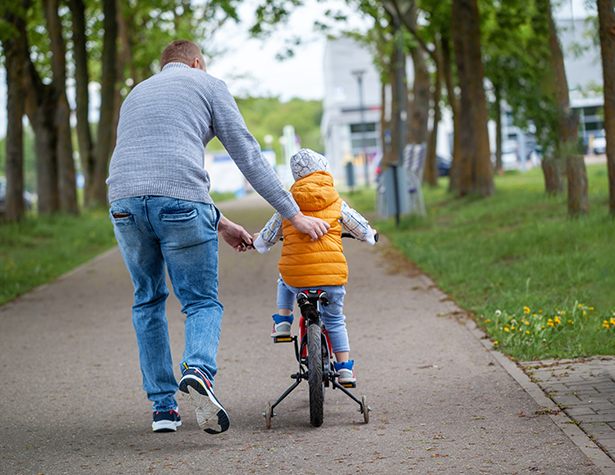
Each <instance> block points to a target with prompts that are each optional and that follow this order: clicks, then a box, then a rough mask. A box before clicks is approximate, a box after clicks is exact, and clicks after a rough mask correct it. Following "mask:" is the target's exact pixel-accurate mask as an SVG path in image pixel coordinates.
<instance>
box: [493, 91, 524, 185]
mask: <svg viewBox="0 0 615 475" xmlns="http://www.w3.org/2000/svg"><path fill="white" fill-rule="evenodd" d="M494 94H495V171H496V173H498V174H500V175H501V174H502V173H503V171H504V170H503V169H502V90H501V88H500V85H499V84H494ZM522 159H523V157H522Z"/></svg>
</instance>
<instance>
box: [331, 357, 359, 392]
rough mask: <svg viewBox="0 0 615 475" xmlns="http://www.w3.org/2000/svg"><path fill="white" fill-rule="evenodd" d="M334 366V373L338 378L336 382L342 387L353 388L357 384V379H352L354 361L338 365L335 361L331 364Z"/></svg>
mask: <svg viewBox="0 0 615 475" xmlns="http://www.w3.org/2000/svg"><path fill="white" fill-rule="evenodd" d="M333 365H334V366H335V372H336V373H339V377H338V378H337V382H338V383H340V384H341V385H342V386H345V385H349V386H352V387H355V386H356V384H357V378H355V377H354V371H353V367H354V360H350V361H348V362H345V363H338V362H337V361H335V362H334V363H333Z"/></svg>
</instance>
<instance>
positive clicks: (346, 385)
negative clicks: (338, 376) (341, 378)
mask: <svg viewBox="0 0 615 475" xmlns="http://www.w3.org/2000/svg"><path fill="white" fill-rule="evenodd" d="M340 386H342V387H344V388H356V387H357V383H340Z"/></svg>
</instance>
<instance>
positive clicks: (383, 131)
mask: <svg viewBox="0 0 615 475" xmlns="http://www.w3.org/2000/svg"><path fill="white" fill-rule="evenodd" d="M388 76H389V82H388V85H389V86H390V88H391V95H392V91H393V87H394V86H393V74H392V73H391V72H389V74H388ZM386 86H387V83H385V82H384V81H382V85H381V95H382V112H383V113H382V114H381V115H380V140H381V141H382V164H385V163H391V162H393V161H395V160H394V159H393V158H391V157H392V155H393V154H394V149H393V141H392V133H393V132H392V130H393V120H392V119H393V110H392V109H393V100H392V97H391V103H390V104H389V103H388V100H387V99H388V98H387V94H386ZM387 104H388V106H390V108H391V109H390V110H388V111H387V110H386V108H387V107H388V106H387Z"/></svg>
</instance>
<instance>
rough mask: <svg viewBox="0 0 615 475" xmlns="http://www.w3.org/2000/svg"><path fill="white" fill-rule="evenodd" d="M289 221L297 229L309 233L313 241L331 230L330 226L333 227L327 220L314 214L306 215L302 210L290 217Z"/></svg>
mask: <svg viewBox="0 0 615 475" xmlns="http://www.w3.org/2000/svg"><path fill="white" fill-rule="evenodd" d="M289 221H290V224H292V225H293V227H294V228H295V229H296V230H297V231H301V232H302V233H305V234H309V235H310V237H311V238H312V241H316V240H318V239H320V238H321V237H323V236H324V235H325V234H327V233H328V232H329V228H330V227H331V226H329V223H327V222H326V221H323V220H322V219H320V218H315V217H313V216H306V215H304V214H303V213H302V212H301V211H299V212H298V213H297V214H296V215H294V216H293V217H292V218H290V219H289Z"/></svg>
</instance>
